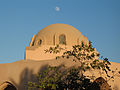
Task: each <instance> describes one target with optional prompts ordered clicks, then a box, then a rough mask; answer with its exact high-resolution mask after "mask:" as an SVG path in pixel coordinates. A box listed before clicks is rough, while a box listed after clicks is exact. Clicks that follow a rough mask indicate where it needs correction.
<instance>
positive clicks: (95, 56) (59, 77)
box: [28, 42, 114, 90]
mask: <svg viewBox="0 0 120 90" xmlns="http://www.w3.org/2000/svg"><path fill="white" fill-rule="evenodd" d="M62 50H64V53H63V54H62V56H61V57H56V59H59V58H67V59H68V58H72V59H73V61H75V62H80V65H79V66H78V67H77V68H75V67H73V68H71V69H69V70H60V67H50V66H49V67H48V68H47V69H46V70H44V71H43V72H41V73H39V74H38V75H37V79H38V82H36V83H34V82H28V87H29V89H31V88H42V89H48V90H51V89H54V90H56V89H57V90H58V89H60V90H63V89H65V90H67V89H68V90H89V87H90V85H91V83H92V82H91V79H92V78H90V77H89V76H85V75H84V72H86V71H87V70H95V69H98V70H102V71H104V72H105V73H106V75H107V77H109V78H110V79H111V78H113V77H114V76H113V77H112V76H109V75H108V71H111V70H110V67H109V65H111V63H110V62H109V61H108V59H107V58H103V57H102V59H103V60H99V56H100V54H99V53H98V52H97V51H96V49H95V48H93V46H92V44H91V42H89V45H85V44H84V43H83V42H82V43H81V45H74V46H73V47H72V50H66V49H65V48H61V47H60V46H59V45H57V46H55V47H50V48H49V49H46V50H45V53H55V54H57V53H60V52H61V51H62ZM112 72H113V71H112Z"/></svg>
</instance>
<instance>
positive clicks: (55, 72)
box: [28, 66, 91, 90]
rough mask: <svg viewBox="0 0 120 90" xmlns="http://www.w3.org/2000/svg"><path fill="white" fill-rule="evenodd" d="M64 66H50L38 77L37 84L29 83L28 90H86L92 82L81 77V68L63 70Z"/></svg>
mask: <svg viewBox="0 0 120 90" xmlns="http://www.w3.org/2000/svg"><path fill="white" fill-rule="evenodd" d="M61 68H65V67H64V66H60V67H59V66H58V67H51V66H49V67H48V68H46V70H44V71H43V72H41V73H39V74H38V75H37V80H38V81H37V82H28V90H31V89H35V90H36V89H37V88H42V89H44V90H58V89H59V90H63V89H66V90H67V89H69V90H79V89H80V90H86V89H87V88H88V87H89V86H90V84H91V82H90V79H88V78H87V77H85V76H84V75H80V70H79V68H74V67H73V68H71V69H69V70H65V71H64V70H62V72H61Z"/></svg>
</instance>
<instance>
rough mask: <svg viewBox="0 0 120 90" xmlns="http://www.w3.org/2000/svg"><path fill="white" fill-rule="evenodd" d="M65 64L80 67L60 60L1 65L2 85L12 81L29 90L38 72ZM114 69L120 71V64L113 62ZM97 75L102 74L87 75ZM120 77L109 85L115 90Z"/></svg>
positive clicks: (21, 88) (69, 61) (117, 88)
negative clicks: (28, 87) (29, 82)
mask: <svg viewBox="0 0 120 90" xmlns="http://www.w3.org/2000/svg"><path fill="white" fill-rule="evenodd" d="M61 64H64V65H65V66H66V67H67V68H68V67H71V66H78V65H79V63H78V62H73V61H72V60H70V59H69V60H68V59H62V58H61V59H59V60H55V59H53V60H44V61H31V60H29V61H26V60H21V61H18V62H14V63H8V64H0V77H1V79H0V85H1V84H2V83H3V82H5V81H10V82H12V83H13V84H14V86H16V87H17V88H18V90H27V82H28V81H32V80H34V78H35V77H34V76H35V74H36V73H37V72H39V71H41V70H42V69H44V68H45V67H47V66H48V65H52V66H58V65H61ZM111 67H112V69H113V70H114V69H115V68H118V70H120V63H113V62H112V66H111ZM93 72H94V73H95V76H96V77H99V76H100V74H99V73H98V71H91V72H89V73H87V74H89V75H91V74H93ZM119 81H120V76H119V77H115V80H114V82H112V81H109V82H108V83H109V84H110V85H111V86H112V88H116V89H114V90H120V82H119Z"/></svg>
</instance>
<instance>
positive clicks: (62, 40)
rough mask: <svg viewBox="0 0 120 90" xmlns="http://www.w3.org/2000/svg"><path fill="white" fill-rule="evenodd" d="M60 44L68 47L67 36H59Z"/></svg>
mask: <svg viewBox="0 0 120 90" xmlns="http://www.w3.org/2000/svg"><path fill="white" fill-rule="evenodd" d="M59 44H64V45H66V36H65V35H63V34H62V35H60V36H59Z"/></svg>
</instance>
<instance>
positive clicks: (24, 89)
mask: <svg viewBox="0 0 120 90" xmlns="http://www.w3.org/2000/svg"><path fill="white" fill-rule="evenodd" d="M47 67H48V65H44V66H42V67H41V68H40V69H39V71H38V72H42V71H43V70H45V69H46V68H47ZM36 74H37V73H36ZM36 74H34V73H33V70H29V69H28V68H25V69H24V70H23V71H22V72H21V75H20V82H19V84H17V83H16V82H15V81H14V80H13V79H10V81H11V82H13V83H14V85H15V86H16V87H17V89H18V90H28V81H32V82H36V81H37V78H36ZM5 90H9V89H5ZM12 90H13V89H12Z"/></svg>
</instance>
